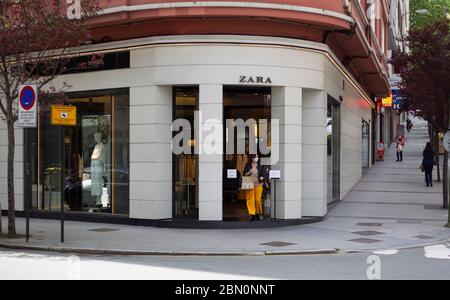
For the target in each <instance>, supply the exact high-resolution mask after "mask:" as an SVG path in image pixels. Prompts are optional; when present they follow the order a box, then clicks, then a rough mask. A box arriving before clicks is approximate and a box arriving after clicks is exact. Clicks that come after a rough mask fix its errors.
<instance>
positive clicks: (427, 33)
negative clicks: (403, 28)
mask: <svg viewBox="0 0 450 300" xmlns="http://www.w3.org/2000/svg"><path fill="white" fill-rule="evenodd" d="M449 28H450V21H449V19H447V17H442V18H441V19H438V20H436V21H429V22H427V23H425V24H424V25H423V26H422V27H419V28H412V29H411V30H410V32H409V34H408V37H407V39H406V41H407V44H408V47H409V52H401V51H399V50H397V51H394V53H393V57H392V61H391V63H392V64H393V65H394V66H395V67H396V69H397V70H398V71H399V72H400V76H401V79H402V80H401V83H400V91H401V93H402V96H404V98H405V107H404V109H406V110H416V111H417V110H419V111H420V112H421V114H422V116H423V117H424V119H425V120H426V121H428V122H429V124H431V125H432V126H433V128H434V130H435V131H436V132H438V133H445V132H447V130H448V129H449V122H450V112H449V111H450V98H449V97H450V84H449V83H450V30H449ZM448 161H449V153H448V152H447V151H445V154H444V168H443V174H444V176H443V207H444V208H446V207H447V206H448V175H447V174H448ZM449 222H450V212H449Z"/></svg>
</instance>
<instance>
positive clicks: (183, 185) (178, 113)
mask: <svg viewBox="0 0 450 300" xmlns="http://www.w3.org/2000/svg"><path fill="white" fill-rule="evenodd" d="M173 95H174V115H173V118H174V121H175V120H178V121H177V122H176V123H177V124H180V128H179V131H176V130H174V132H173V135H174V136H176V135H178V134H179V133H180V132H181V131H187V132H190V139H189V140H188V143H189V144H188V145H184V144H183V143H184V142H185V141H184V140H181V141H180V144H179V145H174V147H175V146H176V147H179V148H184V149H186V148H188V151H182V153H177V154H174V155H173V176H174V186H173V199H174V202H173V216H174V217H176V218H198V208H199V205H198V192H197V191H198V184H197V174H198V155H197V154H195V151H194V147H195V144H196V141H195V140H194V136H195V134H194V120H195V112H196V111H198V95H199V89H198V87H176V88H174V89H173ZM186 127H189V128H186Z"/></svg>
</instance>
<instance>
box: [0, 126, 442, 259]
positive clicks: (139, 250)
mask: <svg viewBox="0 0 450 300" xmlns="http://www.w3.org/2000/svg"><path fill="white" fill-rule="evenodd" d="M414 122H415V123H416V124H415V126H414V128H413V130H412V132H411V133H410V134H407V136H406V147H405V151H404V161H403V162H402V163H397V162H395V147H391V148H390V149H388V151H387V154H386V157H385V161H384V162H377V163H376V165H375V166H373V167H372V168H371V169H369V170H368V171H367V173H365V175H364V177H363V178H362V180H361V181H360V182H359V183H358V184H357V185H356V186H355V187H354V188H353V189H352V191H351V192H350V193H349V194H348V195H347V197H346V198H345V199H344V200H342V201H341V202H340V203H338V204H337V205H336V206H334V207H333V208H332V209H331V211H330V212H329V214H328V216H327V218H326V219H325V220H324V221H323V222H320V223H315V224H309V225H301V226H291V227H281V228H269V229H221V230H215V229H214V230H213V229H208V230H200V229H165V228H152V227H135V226H124V225H111V224H93V223H80V222H66V243H64V244H60V243H59V237H60V232H59V222H58V221H53V220H37V219H32V220H31V224H32V226H31V229H32V232H31V234H32V237H31V242H30V243H28V244H26V243H25V241H24V239H23V238H21V239H15V240H8V239H5V238H0V247H1V246H3V247H12V248H21V249H24V248H30V247H31V249H34V250H51V251H63V252H75V253H90V254H138V255H139V254H140V255H144V254H146V255H152V254H153V255H279V254H319V253H336V252H337V251H373V250H388V249H389V250H391V249H401V248H410V247H419V246H423V245H429V244H433V243H437V242H442V241H443V240H445V241H446V240H448V239H450V229H449V228H445V227H444V226H445V224H446V223H447V211H446V210H444V209H442V208H441V207H442V194H441V193H442V185H441V183H436V184H435V185H434V187H432V188H427V187H426V186H425V182H424V176H423V174H422V173H421V172H420V170H419V165H420V162H421V159H422V158H421V153H422V150H423V147H424V145H425V142H426V140H427V128H426V123H424V122H420V121H419V120H414ZM3 222H4V226H3V228H7V227H6V218H3ZM17 227H18V232H19V233H21V234H23V233H24V232H25V230H24V228H25V222H24V219H18V221H17Z"/></svg>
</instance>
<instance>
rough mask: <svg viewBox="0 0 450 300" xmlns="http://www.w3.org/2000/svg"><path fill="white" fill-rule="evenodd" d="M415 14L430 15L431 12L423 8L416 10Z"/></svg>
mask: <svg viewBox="0 0 450 300" xmlns="http://www.w3.org/2000/svg"><path fill="white" fill-rule="evenodd" d="M415 13H416V14H419V15H428V14H429V13H430V12H429V11H428V9H426V8H421V9H418V10H416V11H415Z"/></svg>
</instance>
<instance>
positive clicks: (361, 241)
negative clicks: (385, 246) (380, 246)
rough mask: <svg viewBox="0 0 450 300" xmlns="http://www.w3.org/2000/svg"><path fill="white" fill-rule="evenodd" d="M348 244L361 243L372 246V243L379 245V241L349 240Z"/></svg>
mask: <svg viewBox="0 0 450 300" xmlns="http://www.w3.org/2000/svg"><path fill="white" fill-rule="evenodd" d="M349 242H354V243H361V244H373V243H379V242H381V241H380V240H373V239H365V238H360V239H354V240H349Z"/></svg>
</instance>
